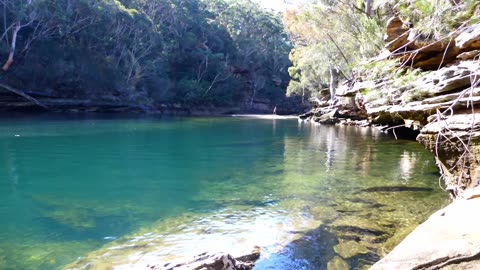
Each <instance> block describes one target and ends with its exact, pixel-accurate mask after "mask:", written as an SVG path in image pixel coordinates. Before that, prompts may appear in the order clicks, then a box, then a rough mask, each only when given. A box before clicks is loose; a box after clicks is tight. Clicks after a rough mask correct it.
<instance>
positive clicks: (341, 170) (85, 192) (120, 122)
mask: <svg viewBox="0 0 480 270" xmlns="http://www.w3.org/2000/svg"><path fill="white" fill-rule="evenodd" d="M437 181H438V175H437V173H436V169H435V166H434V162H433V158H432V157H431V155H430V154H429V153H427V152H426V151H425V150H424V149H423V148H422V147H421V146H420V145H419V144H417V143H415V142H408V141H395V140H392V139H391V138H389V137H388V136H386V135H383V134H380V133H376V132H374V131H372V130H370V129H363V128H352V127H326V126H312V125H309V124H302V123H299V122H298V121H297V120H288V119H285V120H282V119H276V120H269V119H248V118H190V119H155V118H128V117H127V118H122V117H115V118H111V119H108V118H92V117H87V118H83V117H71V118H65V117H53V118H52V117H51V116H43V117H24V118H21V117H3V118H0V198H1V200H0V216H1V217H2V218H1V219H0V269H62V268H64V267H66V268H67V269H80V268H81V267H83V266H85V265H88V264H90V265H93V266H94V267H93V268H92V269H109V267H111V266H117V268H118V269H129V268H130V269H143V268H142V267H145V266H146V265H147V264H162V263H163V262H167V261H170V260H182V259H184V258H188V257H191V256H192V255H196V254H199V253H202V252H204V251H215V250H222V251H227V252H231V253H233V254H238V255H241V254H243V253H245V252H247V251H248V250H250V249H251V248H252V247H253V246H254V245H259V246H261V247H262V258H261V260H260V261H259V262H258V264H257V266H256V268H255V269H327V268H328V269H348V268H345V267H347V265H348V267H349V268H351V269H362V268H365V267H368V265H370V264H372V263H373V262H375V261H376V260H378V259H379V257H380V256H382V255H383V254H384V253H385V252H387V251H388V250H389V249H391V248H392V247H393V246H394V245H395V244H396V243H397V242H398V241H399V240H401V237H402V236H404V235H405V234H406V233H408V232H409V231H410V230H411V229H413V227H414V226H415V225H416V224H418V223H420V222H422V221H423V220H424V219H425V218H426V217H427V216H428V215H429V214H431V213H432V212H433V211H434V210H436V209H438V208H439V207H440V206H441V205H443V204H444V203H445V197H446V195H445V194H444V193H443V192H442V191H441V190H440V189H439V188H438V185H437ZM391 187H395V188H391ZM77 258H79V260H77V261H75V260H76V259H77ZM67 264H69V265H68V266H66V265H67ZM342 267H343V268H342Z"/></svg>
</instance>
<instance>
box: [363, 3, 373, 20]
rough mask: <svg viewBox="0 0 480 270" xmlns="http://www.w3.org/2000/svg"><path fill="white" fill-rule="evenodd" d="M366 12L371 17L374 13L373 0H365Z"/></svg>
mask: <svg viewBox="0 0 480 270" xmlns="http://www.w3.org/2000/svg"><path fill="white" fill-rule="evenodd" d="M365 14H367V16H369V17H370V15H371V14H372V0H365Z"/></svg>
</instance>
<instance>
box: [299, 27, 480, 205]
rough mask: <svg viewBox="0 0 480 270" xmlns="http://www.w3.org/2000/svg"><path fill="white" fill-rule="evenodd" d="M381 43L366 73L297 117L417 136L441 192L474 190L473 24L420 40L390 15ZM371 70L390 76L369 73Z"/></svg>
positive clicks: (476, 47)
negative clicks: (432, 162) (441, 183)
mask: <svg viewBox="0 0 480 270" xmlns="http://www.w3.org/2000/svg"><path fill="white" fill-rule="evenodd" d="M385 41H386V42H387V45H386V50H385V51H384V52H383V53H382V54H381V55H380V56H378V57H377V58H376V59H374V60H372V61H370V63H369V65H370V67H371V68H370V69H367V71H365V69H364V70H361V71H359V72H358V74H355V75H356V79H354V80H352V81H350V82H346V83H344V84H342V85H340V86H339V89H338V92H337V95H336V97H335V98H334V99H333V104H334V105H331V104H332V101H331V102H330V103H329V104H327V103H326V102H323V103H322V102H321V101H320V100H317V101H316V104H315V105H314V106H315V108H314V109H313V110H312V111H311V112H310V113H307V114H305V115H303V116H302V118H303V119H307V118H308V119H310V120H312V121H316V122H321V123H338V122H343V123H347V124H348V123H356V124H360V125H366V124H373V125H379V126H382V127H383V128H384V129H385V130H392V131H395V130H396V129H397V128H400V127H402V128H404V127H407V128H410V129H411V130H415V131H416V132H419V135H418V137H417V140H418V141H419V142H420V143H422V144H423V145H424V146H425V147H426V148H427V149H428V150H429V151H431V152H432V153H433V154H434V155H435V157H436V161H437V165H438V167H439V169H440V171H441V173H442V178H443V180H444V184H445V188H446V189H447V190H448V191H449V192H450V194H451V196H452V197H453V198H461V197H463V196H464V193H465V190H467V189H470V188H475V187H477V186H479V185H480V163H479V161H478V159H477V158H476V157H477V156H479V154H480V23H477V24H474V25H470V26H463V27H460V28H458V29H457V30H456V31H454V32H452V33H450V34H448V35H447V36H446V37H444V38H442V39H440V40H431V39H429V40H427V39H426V38H424V37H422V35H421V34H418V33H416V32H415V30H414V29H413V28H408V27H407V26H405V25H404V24H403V22H402V21H401V20H400V19H399V18H392V19H390V20H389V22H388V23H387V30H386V34H385ZM379 63H382V65H383V66H382V65H380V64H379ZM392 63H393V64H392ZM373 69H377V71H375V72H377V73H378V72H380V74H386V73H388V72H390V73H391V74H393V75H388V76H383V77H382V76H371V74H372V73H374V71H372V70H373ZM382 69H384V70H382ZM386 69H389V70H390V71H385V70H386ZM378 70H379V71H378ZM382 72H383V73H382ZM328 98H331V97H328ZM322 105H323V106H322ZM477 107H478V109H477ZM351 120H363V121H351Z"/></svg>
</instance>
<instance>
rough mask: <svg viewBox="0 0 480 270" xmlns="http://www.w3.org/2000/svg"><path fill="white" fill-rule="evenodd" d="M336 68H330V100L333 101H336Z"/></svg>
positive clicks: (337, 72)
mask: <svg viewBox="0 0 480 270" xmlns="http://www.w3.org/2000/svg"><path fill="white" fill-rule="evenodd" d="M338 74H339V70H338V68H335V67H331V68H330V100H332V101H334V100H336V99H337V97H336V90H337V83H338Z"/></svg>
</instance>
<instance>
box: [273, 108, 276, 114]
mask: <svg viewBox="0 0 480 270" xmlns="http://www.w3.org/2000/svg"><path fill="white" fill-rule="evenodd" d="M273 114H277V106H275V107H273Z"/></svg>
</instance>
